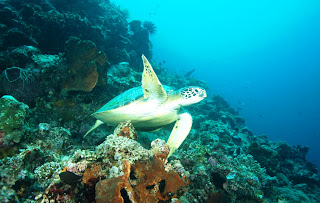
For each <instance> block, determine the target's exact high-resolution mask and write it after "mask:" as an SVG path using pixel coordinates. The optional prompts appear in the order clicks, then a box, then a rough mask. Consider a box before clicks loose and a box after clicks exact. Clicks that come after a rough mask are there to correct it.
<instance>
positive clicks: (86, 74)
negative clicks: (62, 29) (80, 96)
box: [63, 37, 107, 91]
mask: <svg viewBox="0 0 320 203" xmlns="http://www.w3.org/2000/svg"><path fill="white" fill-rule="evenodd" d="M66 58H67V62H68V66H69V72H70V77H68V78H67V79H66V81H65V83H64V85H63V89H65V90H79V91H91V90H92V89H93V88H94V87H95V85H96V84H97V81H98V77H99V74H98V71H97V68H99V67H102V66H103V65H104V64H105V63H106V62H107V61H106V60H107V59H106V56H105V54H104V53H103V52H99V51H98V49H97V48H96V46H95V44H94V43H93V42H91V41H88V40H83V41H81V40H80V39H79V38H76V37H70V39H69V40H68V41H67V42H66Z"/></svg>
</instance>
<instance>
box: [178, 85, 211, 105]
mask: <svg viewBox="0 0 320 203" xmlns="http://www.w3.org/2000/svg"><path fill="white" fill-rule="evenodd" d="M178 94H180V98H181V99H180V105H181V106H189V105H191V104H195V103H198V102H199V101H201V100H203V99H204V98H206V97H207V92H206V90H205V89H203V88H201V87H194V86H190V87H184V88H181V89H180V90H178Z"/></svg>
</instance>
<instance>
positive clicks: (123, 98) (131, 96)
mask: <svg viewBox="0 0 320 203" xmlns="http://www.w3.org/2000/svg"><path fill="white" fill-rule="evenodd" d="M163 88H164V90H165V91H166V92H167V93H168V92H169V91H173V90H174V89H173V88H172V87H170V86H166V85H163ZM143 96H144V95H143V91H142V87H141V86H139V87H134V88H131V89H129V90H127V91H125V92H123V93H121V94H119V95H118V96H116V97H115V98H113V99H111V100H110V101H109V102H108V103H106V104H105V105H104V106H103V107H101V108H100V109H99V110H98V111H97V112H95V113H99V112H104V111H110V110H113V109H116V108H119V107H122V106H125V105H127V104H129V103H131V102H133V101H136V100H138V99H141V98H142V97H143Z"/></svg>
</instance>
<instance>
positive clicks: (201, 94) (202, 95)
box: [199, 90, 207, 98]
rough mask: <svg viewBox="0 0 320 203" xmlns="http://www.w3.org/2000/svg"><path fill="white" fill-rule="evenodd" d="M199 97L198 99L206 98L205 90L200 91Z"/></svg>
mask: <svg viewBox="0 0 320 203" xmlns="http://www.w3.org/2000/svg"><path fill="white" fill-rule="evenodd" d="M199 96H200V97H203V98H206V97H207V92H206V91H205V90H202V91H201V92H200V93H199Z"/></svg>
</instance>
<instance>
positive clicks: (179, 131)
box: [167, 113, 192, 158]
mask: <svg viewBox="0 0 320 203" xmlns="http://www.w3.org/2000/svg"><path fill="white" fill-rule="evenodd" d="M191 126H192V117H191V115H190V114H189V113H181V114H179V115H178V119H177V121H176V124H175V125H174V127H173V129H172V132H171V134H170V137H169V139H168V141H167V144H168V146H169V148H170V152H169V155H168V158H169V157H170V156H171V154H172V153H173V152H174V151H175V150H176V149H178V148H179V147H180V145H181V144H182V142H183V141H184V140H185V139H186V137H187V136H188V134H189V132H190V130H191Z"/></svg>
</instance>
